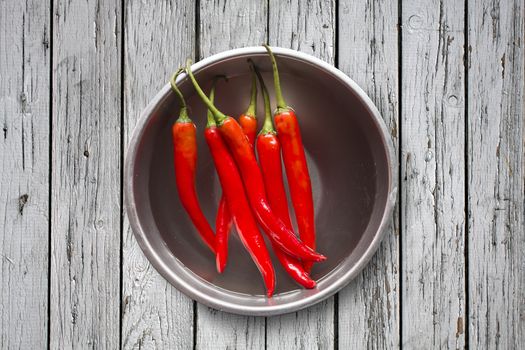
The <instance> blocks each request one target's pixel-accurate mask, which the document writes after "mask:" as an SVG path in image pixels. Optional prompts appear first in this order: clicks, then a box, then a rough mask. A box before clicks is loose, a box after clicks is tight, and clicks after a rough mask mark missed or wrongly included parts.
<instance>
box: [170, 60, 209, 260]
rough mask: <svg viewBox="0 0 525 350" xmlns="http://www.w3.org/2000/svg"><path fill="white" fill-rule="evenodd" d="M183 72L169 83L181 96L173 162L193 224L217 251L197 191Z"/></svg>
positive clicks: (193, 129) (192, 130) (194, 146)
mask: <svg viewBox="0 0 525 350" xmlns="http://www.w3.org/2000/svg"><path fill="white" fill-rule="evenodd" d="M182 71H183V69H179V70H178V71H177V72H176V73H175V74H174V75H173V76H172V78H171V80H170V84H171V88H172V89H173V91H174V92H175V93H176V94H177V96H178V97H179V100H180V103H181V108H180V112H179V118H178V119H177V120H176V121H175V123H174V124H173V127H172V129H171V131H172V136H173V163H174V166H175V182H176V184H177V190H178V192H179V198H180V201H181V203H182V206H183V207H184V209H186V212H187V213H188V215H189V217H190V219H191V221H192V222H193V225H195V227H196V228H197V231H199V234H200V235H201V237H202V239H203V240H204V242H205V243H206V244H207V245H208V247H209V248H210V249H211V251H212V252H214V253H215V235H214V234H213V230H212V229H211V226H210V224H209V223H208V221H207V220H206V217H205V216H204V214H203V213H202V209H201V206H200V204H199V199H198V198H197V192H196V190H195V167H196V164H197V139H196V130H197V128H196V127H195V124H193V122H192V121H191V119H190V118H189V116H188V110H187V107H186V101H185V100H184V96H183V95H182V93H181V92H180V90H179V89H178V88H177V85H176V83H175V80H176V79H177V76H178V75H179V74H180V73H181V72H182Z"/></svg>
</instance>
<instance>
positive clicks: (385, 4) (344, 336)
mask: <svg viewBox="0 0 525 350" xmlns="http://www.w3.org/2000/svg"><path fill="white" fill-rule="evenodd" d="M339 38H340V39H339V52H338V57H339V68H340V69H341V70H342V71H343V72H345V73H346V74H348V76H349V77H350V78H352V79H353V80H354V81H356V82H357V83H358V84H359V86H361V88H363V89H364V90H365V92H366V93H367V94H368V96H370V98H371V99H372V101H373V102H374V103H375V105H376V106H377V108H378V109H379V111H380V113H381V115H382V116H383V119H384V120H385V123H386V125H387V127H388V130H389V131H390V136H391V137H392V141H393V144H394V148H395V153H396V159H397V154H398V152H399V132H398V130H399V113H398V112H399V91H398V84H399V71H398V67H399V65H398V64H399V57H398V56H399V55H398V45H399V42H398V4H397V2H395V1H388V0H377V1H371V2H362V1H350V0H344V1H340V2H339ZM399 269H400V267H399V206H396V208H395V209H394V214H393V218H392V221H391V223H390V227H389V229H388V231H387V232H386V234H385V238H384V241H383V243H382V244H381V246H380V248H379V250H378V252H377V253H376V255H375V256H374V257H373V258H372V260H371V261H370V263H369V265H368V266H367V267H366V268H365V269H364V271H363V273H362V274H360V275H359V277H357V278H356V280H355V281H353V282H351V283H350V285H349V286H348V287H346V288H345V289H343V290H342V291H341V292H340V293H339V347H340V348H341V349H365V348H368V349H393V348H396V347H399V342H400V338H399V333H400V328H399V322H400V310H399V299H400V292H399Z"/></svg>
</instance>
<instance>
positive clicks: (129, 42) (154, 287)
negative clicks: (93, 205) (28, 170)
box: [122, 0, 195, 349]
mask: <svg viewBox="0 0 525 350" xmlns="http://www.w3.org/2000/svg"><path fill="white" fill-rule="evenodd" d="M174 24H176V25H174ZM194 28H195V5H194V4H193V2H192V1H176V2H166V1H161V0H157V1H153V2H147V3H144V2H139V1H126V2H125V22H124V40H125V41H124V53H125V54H124V55H125V56H124V59H125V64H124V126H123V127H124V135H125V136H124V146H125V149H127V143H128V140H129V139H130V137H131V133H132V131H133V128H134V126H135V124H136V122H137V120H138V118H139V116H140V113H141V111H142V109H144V108H145V107H146V105H147V103H148V102H149V101H150V100H151V99H152V98H153V97H154V95H155V94H156V93H157V91H159V90H160V89H161V88H162V87H163V86H164V84H166V81H167V80H168V79H169V77H170V75H171V74H172V73H173V72H174V71H175V70H176V69H177V67H178V66H180V65H183V64H184V63H185V59H186V57H193V56H194V50H195V33H194ZM123 230H124V232H123V240H124V241H123V276H122V278H123V281H122V289H123V290H122V297H123V300H122V302H123V310H122V312H123V314H122V347H123V348H124V349H140V348H146V349H191V348H192V347H193V302H192V301H191V299H189V298H187V297H186V296H184V295H183V294H182V293H180V292H179V291H177V290H176V289H175V288H174V287H173V286H171V285H170V284H169V283H168V282H167V281H166V280H165V279H164V278H163V277H162V276H160V275H159V274H158V273H157V271H156V270H155V269H154V268H153V267H152V266H151V264H150V263H149V262H148V260H147V259H146V257H145V256H144V254H143V253H142V251H141V249H140V247H139V246H138V244H137V241H136V240H135V238H134V236H133V232H132V231H131V227H130V226H129V221H128V218H127V215H125V218H124V228H123Z"/></svg>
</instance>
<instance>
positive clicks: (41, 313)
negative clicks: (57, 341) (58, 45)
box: [0, 0, 50, 349]
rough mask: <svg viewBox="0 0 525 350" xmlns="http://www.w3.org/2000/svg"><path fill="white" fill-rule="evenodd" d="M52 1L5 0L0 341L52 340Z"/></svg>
mask: <svg viewBox="0 0 525 350" xmlns="http://www.w3.org/2000/svg"><path fill="white" fill-rule="evenodd" d="M49 17H50V16H49V2H47V1H39V0H35V1H26V2H20V1H2V2H0V127H1V129H2V130H1V132H0V213H2V214H0V271H1V272H0V286H1V287H0V348H1V349H43V348H45V347H46V346H47V329H48V320H47V305H48V304H47V291H48V253H49V244H48V242H49V215H48V214H49V201H48V199H49V145H50V144H49V142H50V140H49V88H50V83H49V72H50V71H49V69H50V50H49V42H50V39H49V28H50V22H49V21H50V19H49Z"/></svg>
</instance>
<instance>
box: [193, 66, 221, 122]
mask: <svg viewBox="0 0 525 350" xmlns="http://www.w3.org/2000/svg"><path fill="white" fill-rule="evenodd" d="M186 73H188V76H189V77H190V80H191V83H192V84H193V87H194V88H195V91H197V94H198V95H199V97H200V98H201V100H202V102H204V104H205V105H206V106H207V107H208V109H209V110H210V111H211V113H212V114H213V117H214V118H215V120H216V121H217V122H218V123H219V124H221V123H222V122H223V121H224V120H225V119H226V118H228V117H227V116H226V115H225V114H224V113H222V112H221V111H219V110H218V109H217V107H215V105H214V104H213V103H212V102H211V101H210V100H209V99H208V96H206V94H205V93H204V91H202V89H201V87H200V86H199V83H197V80H195V77H194V76H193V73H192V71H191V59H189V60H187V61H186Z"/></svg>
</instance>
